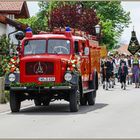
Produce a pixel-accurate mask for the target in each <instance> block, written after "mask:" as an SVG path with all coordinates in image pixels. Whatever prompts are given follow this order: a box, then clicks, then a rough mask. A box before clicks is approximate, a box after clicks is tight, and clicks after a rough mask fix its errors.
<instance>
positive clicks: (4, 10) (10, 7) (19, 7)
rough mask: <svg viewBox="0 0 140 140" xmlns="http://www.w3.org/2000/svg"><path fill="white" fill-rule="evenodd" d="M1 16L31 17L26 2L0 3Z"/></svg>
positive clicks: (21, 0)
mask: <svg viewBox="0 0 140 140" xmlns="http://www.w3.org/2000/svg"><path fill="white" fill-rule="evenodd" d="M0 14H15V18H28V17H30V15H29V11H28V7H27V3H26V1H23V0H19V1H10V0H9V1H3V0H1V1H0Z"/></svg>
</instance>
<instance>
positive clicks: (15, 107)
mask: <svg viewBox="0 0 140 140" xmlns="http://www.w3.org/2000/svg"><path fill="white" fill-rule="evenodd" d="M20 106H21V101H20V98H19V95H18V94H16V93H14V92H13V91H10V108H11V111H12V112H19V110H20Z"/></svg>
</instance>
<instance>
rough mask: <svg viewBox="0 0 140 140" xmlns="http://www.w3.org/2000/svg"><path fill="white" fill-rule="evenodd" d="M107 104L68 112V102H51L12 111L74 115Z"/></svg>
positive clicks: (29, 113)
mask: <svg viewBox="0 0 140 140" xmlns="http://www.w3.org/2000/svg"><path fill="white" fill-rule="evenodd" d="M107 105H108V104H103V103H96V104H95V105H94V106H80V109H79V111H78V112H70V111H69V104H66V103H65V104H55V103H54V104H51V105H50V106H38V107H29V108H26V109H22V110H21V111H20V112H19V113H14V114H16V115H20V114H25V115H41V114H42V115H43V114H44V115H75V114H85V113H88V112H92V111H95V110H98V109H102V108H104V107H106V106H107ZM12 114H13V113H12Z"/></svg>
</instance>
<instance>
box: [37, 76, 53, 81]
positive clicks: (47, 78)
mask: <svg viewBox="0 0 140 140" xmlns="http://www.w3.org/2000/svg"><path fill="white" fill-rule="evenodd" d="M38 81H39V82H54V81H55V77H39V78H38Z"/></svg>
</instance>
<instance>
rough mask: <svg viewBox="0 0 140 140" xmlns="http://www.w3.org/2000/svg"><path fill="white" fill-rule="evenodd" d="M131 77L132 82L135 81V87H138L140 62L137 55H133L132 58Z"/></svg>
mask: <svg viewBox="0 0 140 140" xmlns="http://www.w3.org/2000/svg"><path fill="white" fill-rule="evenodd" d="M132 72H133V78H134V83H135V88H139V73H140V63H139V59H138V56H137V55H135V56H134V59H133V68H132Z"/></svg>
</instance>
